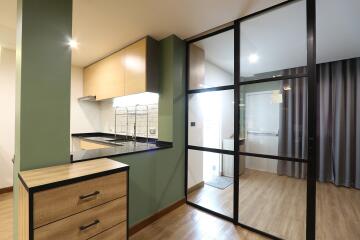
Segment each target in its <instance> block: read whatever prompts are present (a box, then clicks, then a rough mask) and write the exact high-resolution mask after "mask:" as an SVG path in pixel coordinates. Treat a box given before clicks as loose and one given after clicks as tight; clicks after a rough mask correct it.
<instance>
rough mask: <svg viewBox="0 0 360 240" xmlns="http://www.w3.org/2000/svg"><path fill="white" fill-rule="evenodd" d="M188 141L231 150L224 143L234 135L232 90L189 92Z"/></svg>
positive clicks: (198, 144) (201, 145)
mask: <svg viewBox="0 0 360 240" xmlns="http://www.w3.org/2000/svg"><path fill="white" fill-rule="evenodd" d="M188 99H189V109H188V111H189V112H188V119H189V122H188V143H189V145H193V146H200V147H208V148H216V149H226V150H233V146H232V145H225V143H224V141H230V140H232V139H233V135H234V105H233V102H234V90H225V91H216V92H204V93H195V94H189V95H188Z"/></svg>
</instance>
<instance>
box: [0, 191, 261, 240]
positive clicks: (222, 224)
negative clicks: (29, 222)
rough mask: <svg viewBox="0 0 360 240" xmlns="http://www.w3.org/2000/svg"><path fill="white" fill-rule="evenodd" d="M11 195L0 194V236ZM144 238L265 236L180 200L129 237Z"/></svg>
mask: <svg viewBox="0 0 360 240" xmlns="http://www.w3.org/2000/svg"><path fill="white" fill-rule="evenodd" d="M12 198H13V197H12V193H6V194H0V240H12V230H13V229H12V218H13V216H12V200H13V199H12ZM144 239H151V240H160V239H167V240H168V239H176V240H190V239H191V240H192V239H196V240H197V239H209V240H210V239H214V240H215V239H216V240H217V239H219V240H220V239H224V240H225V239H226V240H231V239H244V240H246V239H249V240H250V239H251V240H263V239H266V238H264V237H261V236H259V235H257V234H255V233H252V232H249V231H248V230H245V229H243V228H241V227H238V226H234V225H233V224H232V223H230V222H228V221H225V220H222V219H219V218H217V217H214V216H212V215H209V214H207V213H204V212H202V211H199V210H197V209H195V208H193V207H190V206H189V205H186V204H184V205H182V206H180V207H179V208H177V209H175V210H174V211H172V212H170V213H168V214H167V215H165V216H164V217H162V218H161V219H159V220H158V221H156V222H154V223H153V224H151V225H149V226H148V227H146V228H144V229H142V230H141V231H139V232H137V233H136V234H135V235H133V236H131V237H130V240H144ZM104 240H105V239H104Z"/></svg>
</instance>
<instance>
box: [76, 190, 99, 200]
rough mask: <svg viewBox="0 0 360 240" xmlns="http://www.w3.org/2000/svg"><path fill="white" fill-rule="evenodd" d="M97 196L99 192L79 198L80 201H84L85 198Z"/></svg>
mask: <svg viewBox="0 0 360 240" xmlns="http://www.w3.org/2000/svg"><path fill="white" fill-rule="evenodd" d="M98 194H100V192H99V191H95V192H93V193H90V194H88V195H81V196H80V197H79V198H80V199H81V200H84V199H86V198H89V197H93V196H96V195H98Z"/></svg>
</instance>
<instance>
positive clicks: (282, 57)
mask: <svg viewBox="0 0 360 240" xmlns="http://www.w3.org/2000/svg"><path fill="white" fill-rule="evenodd" d="M282 1H284V0H256V1H254V0H227V1H218V0H196V1H193V0H181V1H178V0H127V1H124V0H74V7H73V36H74V37H75V38H76V39H77V40H78V42H79V48H78V49H76V50H74V51H73V57H72V59H73V65H77V66H86V65H88V64H90V63H92V62H94V61H96V60H97V59H100V58H102V57H103V56H105V55H107V54H109V53H111V52H113V51H115V50H117V49H120V48H122V47H124V46H126V45H128V44H129V43H131V42H133V41H135V40H137V39H139V38H141V37H143V36H146V35H150V36H152V37H154V38H155V39H162V38H164V37H166V36H168V35H170V34H176V35H178V36H179V37H180V38H183V39H185V38H188V37H191V36H194V35H196V34H198V33H201V32H203V31H206V30H208V29H211V28H213V27H216V26H219V25H222V24H224V23H227V22H229V21H232V20H234V19H236V18H238V17H240V16H244V15H247V14H250V13H252V12H255V11H258V10H260V9H263V8H266V7H269V6H271V5H274V4H276V3H279V2H282ZM304 7H305V6H304V4H303V3H302V2H299V3H294V4H292V5H291V6H289V7H287V8H284V9H279V10H276V11H273V12H271V13H267V14H266V15H262V16H260V17H256V18H252V19H250V20H248V21H246V22H244V23H243V24H242V27H241V33H242V35H241V36H242V38H241V46H242V53H243V54H242V55H243V56H242V59H241V63H242V66H241V69H242V70H243V71H242V75H252V74H254V73H258V72H265V71H271V70H275V69H282V68H286V67H291V66H300V65H304V64H305V60H306V52H305V49H306V39H305V37H304V36H305V21H304V17H305V15H304V13H305V9H304ZM317 9H318V19H319V20H318V22H317V25H318V26H317V30H318V35H317V43H318V49H317V50H318V53H317V54H318V62H326V61H331V60H335V59H344V58H350V57H358V56H360V41H359V39H360V28H359V27H358V26H357V25H355V24H358V23H359V22H360V15H359V14H358V13H359V12H360V1H359V0H343V1H340V0H318V7H317ZM284 19H285V20H284ZM15 31H16V1H15V0H0V45H1V46H4V47H7V48H13V49H15ZM199 45H202V46H203V47H204V49H205V50H206V56H207V58H208V59H209V60H210V61H212V62H213V63H215V64H217V65H218V66H220V67H222V68H224V69H225V70H227V71H229V72H233V50H232V48H233V37H232V33H225V34H222V35H218V36H216V37H213V38H209V39H205V40H203V41H202V42H201V43H199ZM252 53H257V54H258V55H259V61H258V63H256V64H249V62H248V59H247V58H248V55H249V54H252Z"/></svg>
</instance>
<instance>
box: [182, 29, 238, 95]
mask: <svg viewBox="0 0 360 240" xmlns="http://www.w3.org/2000/svg"><path fill="white" fill-rule="evenodd" d="M188 58H189V89H190V90H193V89H202V88H210V87H219V86H227V85H233V84H234V30H229V31H226V32H223V33H220V34H217V35H215V36H211V37H208V38H205V39H202V40H199V41H197V42H194V43H191V44H189V54H188Z"/></svg>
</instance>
